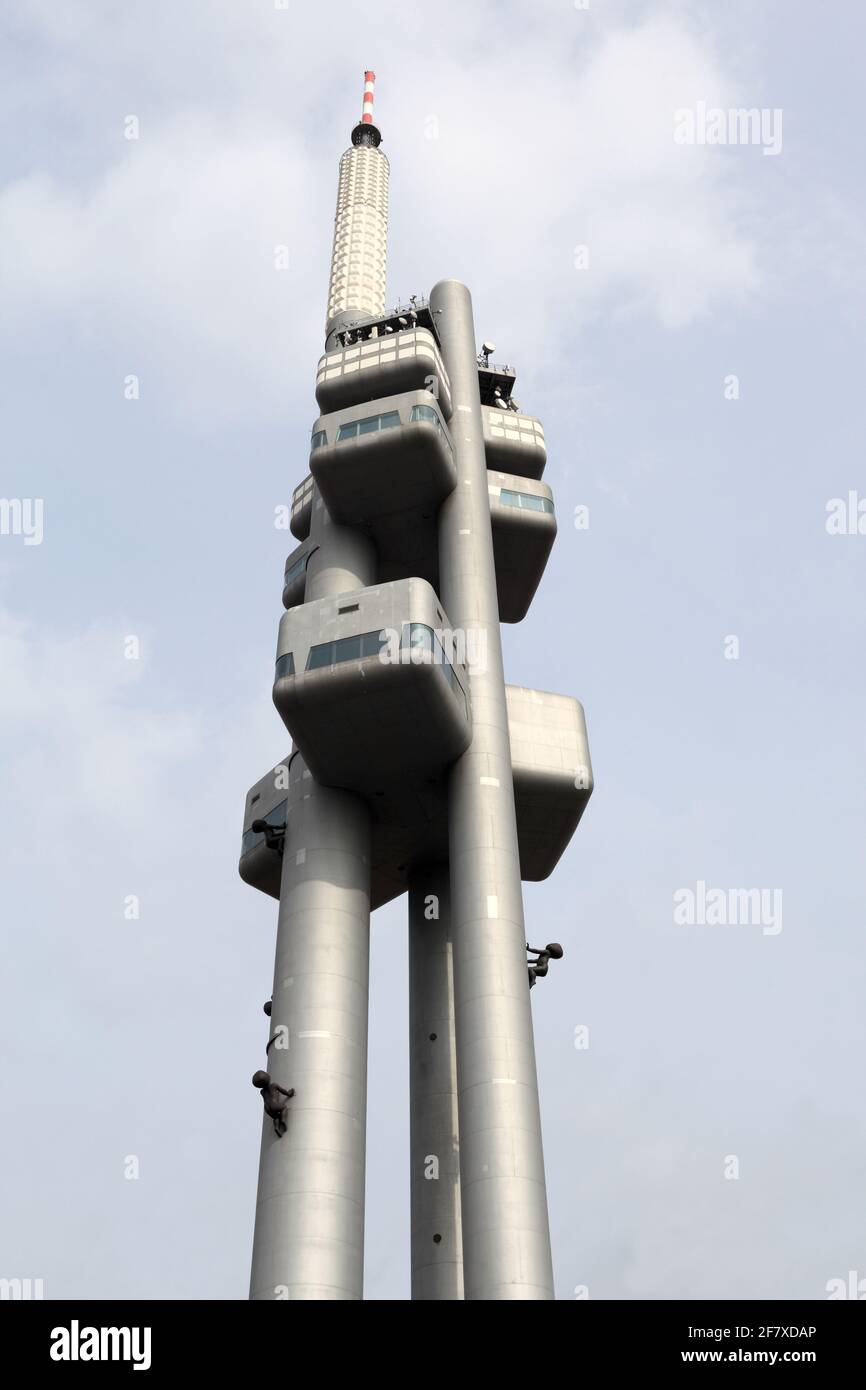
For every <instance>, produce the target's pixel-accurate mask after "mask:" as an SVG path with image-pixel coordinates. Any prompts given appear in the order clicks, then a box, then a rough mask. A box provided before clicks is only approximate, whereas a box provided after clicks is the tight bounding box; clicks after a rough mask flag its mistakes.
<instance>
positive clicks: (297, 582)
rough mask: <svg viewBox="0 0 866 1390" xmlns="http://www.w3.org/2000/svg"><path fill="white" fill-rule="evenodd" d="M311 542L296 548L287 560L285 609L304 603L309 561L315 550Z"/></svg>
mask: <svg viewBox="0 0 866 1390" xmlns="http://www.w3.org/2000/svg"><path fill="white" fill-rule="evenodd" d="M315 548H316V547H315V546H314V545H312V544H311V543H310V541H309V540H306V541H304V542H303V543H302V544H301V545H298V546H296V547H295V549H294V550H293V551H292V553H291V554H290V555H289V557H288V559H287V560H286V572H285V574H284V575H283V607H284V608H295V607H297V605H298V604H300V603H303V601H304V594H305V593H306V589H307V561H308V560H309V558H310V556H311V555H312V553H313V551H314V550H315Z"/></svg>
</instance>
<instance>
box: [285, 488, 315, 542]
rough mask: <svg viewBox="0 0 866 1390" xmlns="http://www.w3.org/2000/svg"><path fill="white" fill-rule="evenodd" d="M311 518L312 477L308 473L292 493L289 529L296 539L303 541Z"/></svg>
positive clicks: (308, 529) (308, 531) (308, 532)
mask: <svg viewBox="0 0 866 1390" xmlns="http://www.w3.org/2000/svg"><path fill="white" fill-rule="evenodd" d="M312 519H313V479H312V477H311V476H310V474H309V473H308V474H307V476H306V478H304V480H303V482H301V483H298V486H297V487H296V488H295V490H294V492H293V493H292V514H291V517H290V519H289V530H290V531H291V533H292V535H293V536H294V537H295V539H296V540H299V541H305V540H306V539H307V537H308V535H309V534H310V523H311V521H312Z"/></svg>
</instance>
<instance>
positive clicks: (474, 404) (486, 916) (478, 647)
mask: <svg viewBox="0 0 866 1390" xmlns="http://www.w3.org/2000/svg"><path fill="white" fill-rule="evenodd" d="M430 307H431V310H432V312H433V315H434V319H435V323H436V329H437V332H438V334H439V339H440V342H441V345H442V355H443V358H444V361H445V366H446V368H447V371H448V375H449V377H450V380H451V391H452V397H453V403H454V413H453V416H452V420H451V436H452V440H453V444H454V450H455V455H456V460H457V487H456V488H455V490H454V492H453V493H452V494H451V495H450V496H449V497H448V498H447V499H446V500H445V502H444V503H443V505H442V508H441V510H440V514H439V571H440V594H441V598H442V603H443V606H444V608H445V611H446V612H447V613H448V616H449V619H450V621H451V623H452V624H453V625H454V628H455V629H456V630H457V631H458V632H462V633H464V634H469V635H471V638H472V640H473V643H474V647H475V652H476V654H479V653H480V654H481V655H482V656H483V660H480V661H477V662H476V663H474V665H472V666H470V669H469V680H470V688H471V699H472V720H473V737H472V743H471V745H470V747H469V749H468V750H467V752H465V753H464V754H463V756H462V757H461V758H460V759H459V761H458V762H457V763H456V764H455V766H454V768H453V769H452V771H451V774H450V780H449V810H448V814H449V846H450V863H451V930H452V937H453V948H454V1003H455V1019H456V1036H457V1078H458V1090H459V1103H458V1109H459V1125H460V1185H461V1207H462V1224H463V1264H464V1280H465V1296H466V1298H467V1299H488V1300H489V1299H521V1300H531V1299H550V1298H553V1296H554V1293H553V1272H552V1265H551V1255H550V1232H549V1227H548V1216H547V1194H546V1190H545V1181H544V1158H543V1154H542V1144H541V1121H540V1115H539V1106H538V1087H537V1082H536V1071H535V1047H534V1042H533V1035H532V1017H531V1012H530V1003H529V988H528V981H527V966H526V950H525V946H526V932H525V927H524V920H523V896H522V885H521V878H520V859H519V854H518V845H517V825H516V819H515V811H514V788H513V782H512V772H511V750H510V746H509V738H508V718H507V711H506V703H505V683H504V676H503V667H502V646H501V640H500V631H499V609H498V602H497V596H496V575H495V570H494V561H493V542H492V537H491V523H490V506H489V501H488V495H487V468H486V460H485V453H484V442H483V435H482V421H481V406H480V398H479V392H478V366H477V360H476V352H477V348H476V342H475V328H474V324H473V318H472V300H471V297H470V294H469V291H468V290H467V288H466V287H465V286H464V285H462V284H460V283H459V282H458V281H456V280H443V281H440V282H439V284H437V285H436V286H435V287H434V289H433V291H432V293H431V295H430Z"/></svg>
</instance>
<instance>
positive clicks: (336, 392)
mask: <svg viewBox="0 0 866 1390" xmlns="http://www.w3.org/2000/svg"><path fill="white" fill-rule="evenodd" d="M395 336H396V335H395ZM431 383H432V386H431ZM429 389H432V391H433V394H434V395H435V396H436V397H437V399H438V400H439V402H440V403H441V406H442V413H443V415H444V416H445V418H446V419H449V418H450V416H451V393H450V391H449V388H448V382H447V379H446V378H445V376H444V375H443V374H442V373H441V372H440V371H439V370H438V369H437V366H436V364H435V362H434V360H433V359H432V358H431V357H427V356H420V355H419V356H417V357H416V356H405V357H398V358H396V360H395V361H393V362H379V363H376V365H375V366H369V367H365V369H364V370H363V371H358V372H352V373H350V374H349V375H345V376H343V375H341V376H335V377H332V378H331V380H324V381H320V382H318V383H317V385H316V400H317V402H318V404H319V408H320V409H321V410H322V411H327V412H331V411H334V410H342V409H345V408H346V407H347V406H351V405H359V404H361V402H364V401H374V400H378V399H379V398H380V397H381V396H391V395H397V394H399V393H402V392H403V391H420V390H429Z"/></svg>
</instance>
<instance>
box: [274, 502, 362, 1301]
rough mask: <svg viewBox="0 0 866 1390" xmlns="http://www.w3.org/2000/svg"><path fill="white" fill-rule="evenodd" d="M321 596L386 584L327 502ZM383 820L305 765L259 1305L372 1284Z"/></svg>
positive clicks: (295, 816) (322, 518)
mask: <svg viewBox="0 0 866 1390" xmlns="http://www.w3.org/2000/svg"><path fill="white" fill-rule="evenodd" d="M311 535H312V536H313V539H314V541H315V542H316V544H317V546H318V549H317V550H316V551H315V553H314V555H313V556H312V557H311V560H310V564H309V567H308V579H307V597H308V598H309V599H313V598H321V597H323V596H324V595H325V594H333V593H343V592H346V591H348V590H350V589H354V588H360V587H363V586H364V585H367V584H370V583H373V582H374V581H375V553H374V551H373V548H372V546H371V545H370V543H369V541H366V540H364V538H363V537H361V536H359V535H358V534H357V533H355V532H352V531H349V530H347V529H346V528H344V527H339V526H334V525H333V524H332V523H331V521H330V518H329V517H328V514H327V511H326V510H325V508H324V506H323V505H322V503H321V501H320V499H319V498H318V497H316V498H314V503H313V518H312V526H311ZM370 844H371V825H370V812H369V809H368V807H367V806H366V804H365V803H364V801H362V800H361V798H360V797H357V796H355V795H353V794H352V793H350V792H346V791H340V790H337V789H334V788H330V787H323V786H320V785H319V784H318V783H317V782H316V781H315V780H314V779H313V778H312V776H311V775H310V773H309V772H308V770H307V769H306V767H305V766H304V763H303V760H302V759H301V757H300V755H299V754H295V755H294V756H293V758H292V762H291V769H290V780H289V814H288V819H287V827H286V838H285V846H284V850H283V867H282V878H281V886H280V909H279V917H278V921H277V946H276V961H275V967H274V997H273V1008H272V1013H271V1039H272V1041H271V1043H270V1044H269V1047H268V1062H267V1066H268V1070H269V1071H270V1073H271V1075H272V1077H273V1079H274V1080H275V1081H276V1082H277V1083H278V1084H279V1085H281V1086H283V1087H285V1088H286V1089H289V1088H290V1087H294V1090H295V1095H294V1097H293V1099H292V1100H290V1101H289V1117H288V1131H287V1133H286V1134H284V1135H283V1137H282V1138H277V1136H276V1134H275V1133H274V1130H273V1125H272V1123H271V1121H270V1120H269V1119H268V1118H267V1117H266V1118H265V1122H264V1128H263V1134H262V1147H261V1157H260V1165H259V1188H258V1199H257V1206H256V1227H255V1237H254V1242H253V1266H252V1277H251V1283H250V1297H251V1298H254V1299H284V1298H289V1299H318V1300H327V1299H360V1298H362V1297H363V1275H364V1175H365V1154H366V1126H367V1015H368V1004H369V983H368V981H369V957H370Z"/></svg>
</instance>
